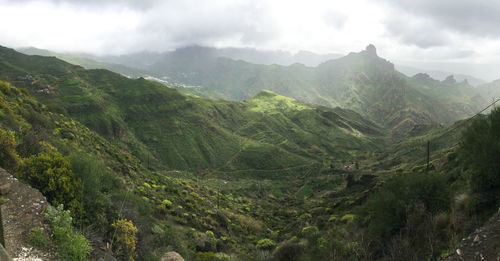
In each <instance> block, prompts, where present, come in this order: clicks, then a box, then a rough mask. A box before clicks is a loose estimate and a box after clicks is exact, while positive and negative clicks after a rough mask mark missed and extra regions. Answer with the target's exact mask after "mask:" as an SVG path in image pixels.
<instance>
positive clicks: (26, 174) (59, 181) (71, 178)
mask: <svg viewBox="0 0 500 261" xmlns="http://www.w3.org/2000/svg"><path fill="white" fill-rule="evenodd" d="M18 176H19V178H20V179H22V180H24V181H26V182H28V183H29V184H30V185H31V186H32V187H34V188H36V189H38V190H40V192H42V194H43V195H44V196H45V197H47V199H48V200H49V202H50V203H52V205H59V204H66V205H67V207H68V209H69V210H71V212H73V213H74V215H76V216H77V217H80V216H81V214H82V211H83V208H82V205H81V203H80V201H79V200H80V199H81V198H82V184H81V181H80V180H79V179H78V178H77V177H76V176H75V174H74V173H73V171H72V170H71V164H70V162H69V159H68V158H67V157H63V156H62V155H61V154H60V153H57V152H52V151H50V152H47V153H40V154H38V155H36V156H31V157H29V158H27V159H25V160H24V162H23V163H22V164H21V166H20V169H19V172H18Z"/></svg>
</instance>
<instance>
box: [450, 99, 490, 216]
mask: <svg viewBox="0 0 500 261" xmlns="http://www.w3.org/2000/svg"><path fill="white" fill-rule="evenodd" d="M499 143H500V108H498V107H497V108H495V109H493V110H492V111H491V113H490V115H488V116H483V117H478V118H476V119H475V120H474V121H473V122H472V124H471V125H470V126H469V127H468V128H467V129H466V130H465V131H464V132H463V136H462V140H461V142H460V153H459V155H460V159H461V161H462V162H463V164H464V167H465V168H466V169H468V172H469V173H470V177H469V180H470V184H471V186H472V190H473V192H477V193H480V194H482V195H483V198H484V200H485V201H486V203H487V204H486V206H488V205H490V206H492V207H494V206H496V205H497V204H496V203H498V201H499V200H500V197H498V194H499V193H498V191H499V190H500V175H499V174H498V171H499V170H500V146H499V145H498V144H499Z"/></svg>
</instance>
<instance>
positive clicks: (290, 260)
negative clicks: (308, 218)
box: [273, 240, 305, 261]
mask: <svg viewBox="0 0 500 261" xmlns="http://www.w3.org/2000/svg"><path fill="white" fill-rule="evenodd" d="M304 250H305V249H304V247H303V246H302V245H300V244H299V243H297V242H294V241H292V240H287V241H285V242H283V243H281V244H280V245H279V246H278V247H277V248H276V250H274V253H273V255H274V257H275V258H276V259H277V260H280V261H294V260H300V257H301V256H302V254H303V253H304Z"/></svg>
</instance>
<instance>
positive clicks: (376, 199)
mask: <svg viewBox="0 0 500 261" xmlns="http://www.w3.org/2000/svg"><path fill="white" fill-rule="evenodd" d="M418 204H423V205H424V206H425V208H426V210H427V211H429V212H430V213H438V212H442V211H445V210H447V209H448V208H449V205H450V192H449V187H448V184H447V177H446V176H444V175H441V174H437V173H415V174H401V175H397V176H395V177H394V178H392V179H391V180H389V181H388V182H387V183H386V184H384V185H383V186H382V187H381V188H380V190H379V191H377V192H376V193H374V194H373V195H372V196H370V197H369V198H368V200H367V202H366V203H365V204H364V205H363V206H362V207H361V208H360V209H359V212H360V213H359V216H360V217H365V219H364V220H363V221H364V222H365V224H366V225H367V228H368V231H369V234H371V235H372V236H374V237H375V238H376V240H380V241H382V242H383V241H387V240H389V238H391V237H392V236H393V235H394V234H396V233H397V232H398V231H399V230H400V229H401V228H402V227H404V225H405V222H406V214H407V211H408V210H409V209H411V208H412V207H413V206H416V205H418Z"/></svg>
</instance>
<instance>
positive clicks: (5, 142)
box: [0, 129, 20, 170]
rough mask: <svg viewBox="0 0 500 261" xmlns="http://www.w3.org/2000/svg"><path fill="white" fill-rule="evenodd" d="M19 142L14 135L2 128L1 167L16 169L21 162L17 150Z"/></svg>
mask: <svg viewBox="0 0 500 261" xmlns="http://www.w3.org/2000/svg"><path fill="white" fill-rule="evenodd" d="M16 147H17V142H16V139H15V138H14V135H13V134H12V133H11V132H9V131H5V130H3V129H0V167H3V168H5V169H7V170H14V169H16V168H17V166H18V164H19V161H20V159H19V155H17V152H16Z"/></svg>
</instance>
